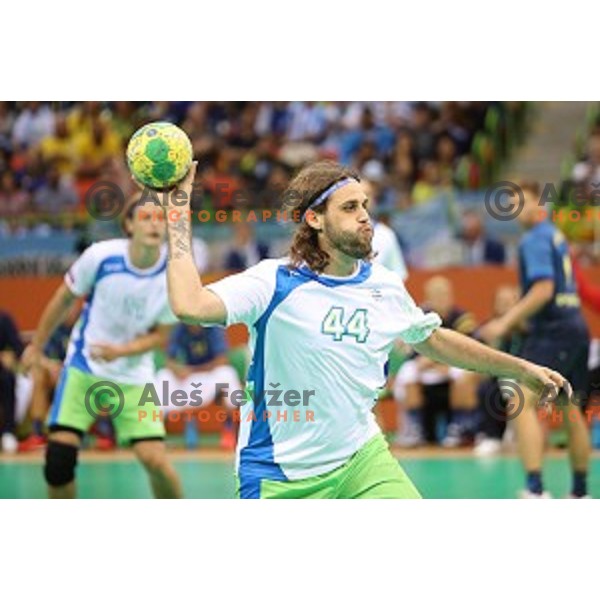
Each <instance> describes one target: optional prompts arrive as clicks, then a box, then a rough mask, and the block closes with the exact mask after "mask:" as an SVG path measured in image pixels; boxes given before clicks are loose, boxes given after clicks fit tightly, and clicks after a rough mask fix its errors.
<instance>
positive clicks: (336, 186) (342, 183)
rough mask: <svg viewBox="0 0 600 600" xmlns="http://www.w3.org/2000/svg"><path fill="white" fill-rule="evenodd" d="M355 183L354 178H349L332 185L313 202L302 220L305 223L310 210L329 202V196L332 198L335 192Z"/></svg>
mask: <svg viewBox="0 0 600 600" xmlns="http://www.w3.org/2000/svg"><path fill="white" fill-rule="evenodd" d="M353 182H354V183H355V182H356V179H354V178H352V177H347V178H346V179H342V180H341V181H337V182H336V183H334V184H332V185H330V186H329V187H328V188H327V189H326V190H325V191H324V192H323V193H321V194H320V195H319V197H318V198H317V199H316V200H313V201H312V202H311V203H310V204H309V206H308V207H307V209H306V210H305V211H304V214H303V215H302V220H303V221H305V220H306V213H307V212H308V211H309V210H312V209H313V208H317V206H321V204H323V202H325V200H327V198H329V196H331V194H333V192H335V191H337V190H339V189H340V188H342V187H344V186H345V185H348V184H349V183H353Z"/></svg>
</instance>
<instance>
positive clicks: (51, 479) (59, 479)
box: [44, 442, 78, 487]
mask: <svg viewBox="0 0 600 600" xmlns="http://www.w3.org/2000/svg"><path fill="white" fill-rule="evenodd" d="M77 452H78V448H76V447H75V446H70V445H69V444H62V443H61V442H48V447H47V449H46V464H45V466H44V477H45V478H46V481H47V482H48V485H51V486H54V487H58V486H61V485H66V484H67V483H71V481H73V479H75V467H76V466H77Z"/></svg>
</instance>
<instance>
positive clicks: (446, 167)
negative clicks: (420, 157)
mask: <svg viewBox="0 0 600 600" xmlns="http://www.w3.org/2000/svg"><path fill="white" fill-rule="evenodd" d="M435 155H436V159H437V163H438V165H439V169H440V175H441V178H442V180H444V181H452V180H453V178H454V171H455V170H456V155H457V152H456V144H455V143H454V140H453V139H452V138H451V137H450V136H449V135H447V134H443V135H441V136H440V137H439V138H438V140H437V142H436V146H435Z"/></svg>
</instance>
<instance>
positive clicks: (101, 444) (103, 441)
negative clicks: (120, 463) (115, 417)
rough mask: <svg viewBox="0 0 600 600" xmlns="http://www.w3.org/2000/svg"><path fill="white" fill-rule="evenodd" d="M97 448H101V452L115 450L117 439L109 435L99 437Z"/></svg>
mask: <svg viewBox="0 0 600 600" xmlns="http://www.w3.org/2000/svg"><path fill="white" fill-rule="evenodd" d="M95 448H96V450H100V452H108V451H109V450H114V448H115V440H113V439H112V438H109V437H97V438H96V446H95Z"/></svg>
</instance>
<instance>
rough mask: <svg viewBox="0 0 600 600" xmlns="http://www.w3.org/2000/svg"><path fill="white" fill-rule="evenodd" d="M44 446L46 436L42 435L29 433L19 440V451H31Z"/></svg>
mask: <svg viewBox="0 0 600 600" xmlns="http://www.w3.org/2000/svg"><path fill="white" fill-rule="evenodd" d="M45 447H46V438H45V437H44V436H43V435H30V436H29V437H26V438H25V439H24V440H23V441H22V442H19V452H33V451H35V450H42V449H44V448H45Z"/></svg>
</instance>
